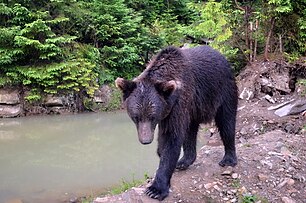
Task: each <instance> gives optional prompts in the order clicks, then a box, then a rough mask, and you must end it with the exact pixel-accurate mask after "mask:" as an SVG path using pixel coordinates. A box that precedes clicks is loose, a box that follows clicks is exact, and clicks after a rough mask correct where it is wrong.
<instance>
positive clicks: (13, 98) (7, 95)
mask: <svg viewBox="0 0 306 203" xmlns="http://www.w3.org/2000/svg"><path fill="white" fill-rule="evenodd" d="M19 103H20V99H19V93H18V91H17V90H11V89H0V104H10V105H12V104H19Z"/></svg>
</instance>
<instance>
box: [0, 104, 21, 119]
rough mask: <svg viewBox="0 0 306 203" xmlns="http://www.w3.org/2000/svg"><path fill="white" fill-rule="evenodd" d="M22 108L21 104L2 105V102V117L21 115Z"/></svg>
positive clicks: (0, 111)
mask: <svg viewBox="0 0 306 203" xmlns="http://www.w3.org/2000/svg"><path fill="white" fill-rule="evenodd" d="M21 113H22V108H21V106H20V105H1V104H0V118H12V117H17V116H20V114H21Z"/></svg>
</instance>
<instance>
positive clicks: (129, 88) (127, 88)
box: [115, 78, 136, 100]
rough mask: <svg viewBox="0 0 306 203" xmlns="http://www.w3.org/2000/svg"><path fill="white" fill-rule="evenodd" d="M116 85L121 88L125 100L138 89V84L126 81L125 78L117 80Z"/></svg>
mask: <svg viewBox="0 0 306 203" xmlns="http://www.w3.org/2000/svg"><path fill="white" fill-rule="evenodd" d="M115 85H116V87H117V88H119V89H120V90H121V91H122V93H123V100H126V99H127V98H128V97H129V96H130V94H131V93H132V92H133V90H134V89H135V88H136V82H134V81H130V80H125V79H123V78H117V79H116V80H115Z"/></svg>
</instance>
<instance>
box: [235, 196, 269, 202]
mask: <svg viewBox="0 0 306 203" xmlns="http://www.w3.org/2000/svg"><path fill="white" fill-rule="evenodd" d="M239 202H240V203H253V202H261V203H269V201H268V200H267V198H264V197H260V196H257V195H244V196H243V197H242V198H241V199H240V201H239Z"/></svg>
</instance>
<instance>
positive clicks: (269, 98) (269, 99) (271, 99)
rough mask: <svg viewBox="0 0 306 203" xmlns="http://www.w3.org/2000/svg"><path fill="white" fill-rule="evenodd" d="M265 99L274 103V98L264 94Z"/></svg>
mask: <svg viewBox="0 0 306 203" xmlns="http://www.w3.org/2000/svg"><path fill="white" fill-rule="evenodd" d="M265 99H266V100H267V101H268V102H270V103H272V104H274V103H275V100H274V99H273V98H272V97H271V96H270V95H268V94H267V95H265Z"/></svg>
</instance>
